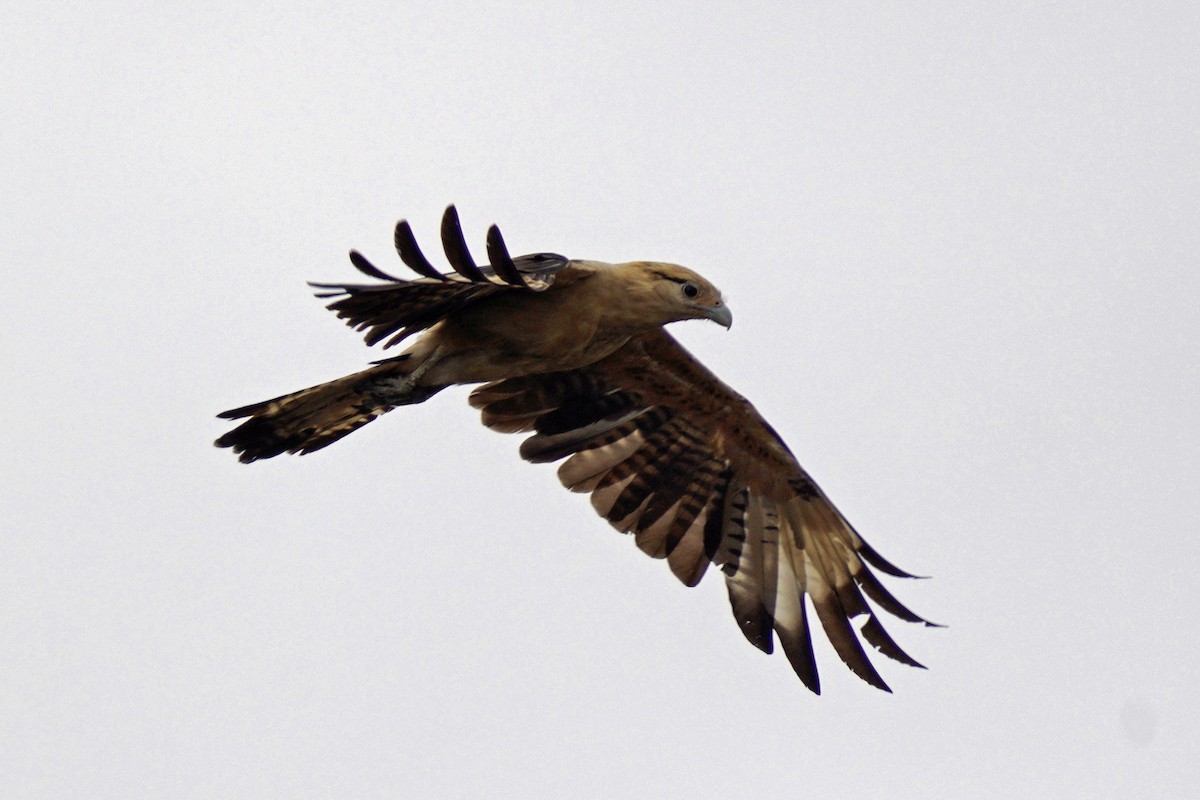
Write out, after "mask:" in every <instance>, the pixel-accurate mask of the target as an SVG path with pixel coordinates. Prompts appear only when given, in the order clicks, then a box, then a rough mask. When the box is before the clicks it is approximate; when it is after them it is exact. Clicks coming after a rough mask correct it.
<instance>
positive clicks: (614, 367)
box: [216, 207, 931, 692]
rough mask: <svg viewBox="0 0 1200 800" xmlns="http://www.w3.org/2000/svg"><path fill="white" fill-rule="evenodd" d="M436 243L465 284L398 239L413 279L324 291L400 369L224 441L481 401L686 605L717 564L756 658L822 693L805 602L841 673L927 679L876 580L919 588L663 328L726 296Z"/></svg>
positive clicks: (249, 413) (267, 447)
mask: <svg viewBox="0 0 1200 800" xmlns="http://www.w3.org/2000/svg"><path fill="white" fill-rule="evenodd" d="M442 239H443V244H444V249H445V252H446V256H447V259H448V260H449V262H450V264H451V266H452V267H453V268H454V270H455V271H454V273H452V274H447V275H441V274H439V273H437V272H436V271H435V270H434V269H433V267H432V265H430V263H429V262H428V260H427V259H426V258H425V256H424V255H423V254H422V253H421V251H420V250H419V248H418V247H417V244H416V241H415V239H414V237H413V236H412V232H411V230H410V228H409V226H408V224H407V223H406V222H401V223H399V224H398V225H397V228H396V244H397V250H398V252H399V253H400V255H401V258H402V259H403V261H404V262H405V263H406V264H408V265H409V266H410V267H411V268H412V269H413V270H414V271H416V272H417V273H418V274H419V275H420V276H421V277H420V278H418V279H416V280H407V281H406V280H401V279H398V278H395V277H392V276H390V275H388V274H386V273H384V272H383V271H382V270H380V269H378V268H377V267H375V266H374V265H372V264H371V263H370V262H368V261H367V260H366V259H365V258H364V257H362V256H361V255H360V254H358V253H356V252H352V253H351V261H352V262H353V263H354V265H355V266H356V267H357V268H358V269H359V270H360V271H361V272H363V273H365V274H367V275H369V276H370V277H373V278H376V279H378V280H380V281H382V283H378V284H366V285H362V284H314V286H316V287H317V288H318V289H320V290H321V292H320V294H319V296H322V297H326V298H333V301H332V302H331V303H330V304H329V308H330V309H332V310H333V311H335V312H336V313H337V314H338V316H339V317H341V318H342V319H345V320H346V321H347V323H348V324H350V325H351V326H352V327H354V328H356V329H357V330H360V331H364V332H365V335H366V340H367V343H368V344H375V343H378V342H384V347H390V346H392V345H394V344H397V343H399V342H401V341H404V340H405V339H407V338H408V337H410V336H412V335H413V334H417V333H423V335H422V336H420V338H418V339H417V340H416V341H415V342H413V343H412V344H411V345H410V346H409V347H408V349H407V350H405V351H404V352H403V353H401V354H400V355H398V356H396V357H394V358H390V359H387V360H385V361H382V362H379V363H377V364H376V365H375V366H372V367H370V368H369V369H366V370H364V371H362V372H358V373H355V374H354V375H350V376H347V377H345V378H341V379H338V380H335V381H331V382H329V383H325V384H321V385H319V386H314V387H312V388H309V389H304V390H301V391H299V392H293V393H291V394H287V395H283V396H281V397H277V398H275V399H273V400H268V401H265V402H262V403H256V404H254V405H250V406H245V407H243V408H238V409H234V410H232V411H227V412H224V413H223V414H221V415H220V416H221V417H223V418H227V419H241V418H247V419H246V420H245V421H244V422H243V423H241V425H239V427H237V428H235V429H234V430H232V431H230V432H229V433H227V434H225V435H224V436H222V437H221V438H219V439H218V440H217V442H216V444H217V446H219V447H230V448H232V449H233V450H234V452H236V453H238V454H239V455H240V458H241V460H242V461H244V462H251V461H255V460H257V459H260V458H269V457H271V456H275V455H278V454H280V453H283V452H293V453H308V452H312V451H313V450H318V449H320V448H322V447H325V446H326V445H329V444H331V443H332V442H334V441H336V440H337V439H339V438H341V437H342V436H345V435H346V434H348V433H350V432H351V431H353V430H355V429H356V428H358V427H361V426H362V425H365V424H366V423H368V422H370V421H371V420H373V419H375V418H376V417H377V416H379V415H380V414H383V413H385V412H386V411H388V410H390V409H392V408H394V407H396V406H398V405H405V404H409V403H416V402H422V401H424V400H426V399H428V398H429V397H431V396H432V395H434V394H436V393H437V392H438V391H440V390H441V389H443V388H445V387H446V386H449V385H453V384H471V383H483V384H484V385H483V386H481V387H479V388H477V389H476V390H475V391H474V392H473V393H472V394H471V398H470V402H471V404H472V405H473V406H475V407H476V408H479V409H480V410H481V412H482V416H483V423H484V424H485V425H487V426H488V427H490V428H493V429H495V430H498V431H503V432H506V433H521V432H524V433H530V434H531V435H530V436H529V437H528V438H526V439H525V441H524V442H523V443H522V444H521V449H520V452H521V455H522V457H523V458H525V459H526V460H528V461H532V462H548V461H558V460H561V459H566V460H565V461H563V463H562V465H561V466H560V468H559V478H560V479H561V481H562V482H563V484H564V485H565V486H566V487H567V488H569V489H571V490H572V491H576V492H587V493H590V495H591V501H592V505H593V507H594V508H595V509H596V511H597V512H598V513H599V514H600V515H601V516H603V517H604V518H605V519H607V520H608V521H609V522H610V523H612V525H613V526H614V527H616V528H617V529H618V530H620V531H622V532H628V533H631V534H633V536H634V539H635V541H636V543H637V546H638V547H639V548H641V549H642V550H643V551H644V552H646V553H647V554H649V555H651V556H653V557H655V558H665V559H666V561H667V564H668V566H669V567H670V569H671V571H672V572H673V573H674V574H675V575H676V577H678V578H679V579H680V580H681V581H683V582H684V583H685V584H687V585H689V586H693V585H695V584H696V583H698V582H699V581H700V579H701V577H703V575H704V573H705V571H706V569H707V567H708V565H709V564H710V563H711V564H715V565H717V566H718V567H720V568H721V569H722V571H723V572H724V573H725V579H726V586H727V588H728V591H729V599H730V603H731V605H732V607H733V612H734V616H735V618H736V619H737V621H738V624H739V626H740V628H741V630H742V633H743V634H745V636H746V638H747V639H749V640H750V642H751V643H753V644H754V645H755V646H756V647H758V648H760V649H762V650H764V651H766V652H768V653H769V652H771V651H772V649H773V646H774V640H775V638H776V637H778V639H779V642H780V645H781V647H782V648H783V650H784V652H785V654H786V655H787V658H788V660H789V662H790V663H791V665H792V667H793V668H794V669H795V671H796V673H797V674H798V675H799V676H800V678H801V680H802V681H804V683H805V685H807V686H808V687H809V688H810V689H812V690H813V691H814V692H819V691H820V683H819V679H818V675H817V668H816V663H815V659H814V657H813V651H812V643H811V636H810V631H809V621H808V619H807V617H806V613H805V607H806V604H805V602H804V597H805V595H807V596H808V597H809V601H810V603H811V605H812V607H813V609H814V611H815V612H816V616H817V620H818V621H819V624H820V625H821V627H822V628H823V629H824V631H825V634H826V636H827V637H828V638H829V640H830V642H831V643H832V644H833V646H834V648H835V650H836V651H837V653H838V655H839V656H841V658H842V660H843V661H844V662H845V663H846V664H847V665H848V666H849V667H850V669H852V670H853V671H854V672H855V673H856V674H857V675H859V676H860V677H861V678H863V680H865V681H867V682H868V683H870V684H872V685H873V686H877V687H879V688H881V689H885V690H886V689H887V685H886V684H885V683H884V682H883V679H882V678H881V677H880V676H879V673H878V672H877V671H876V670H875V668H874V666H873V665H872V664H871V662H870V660H869V659H868V657H867V654H866V652H865V650H864V649H863V647H862V644H861V643H860V640H859V636H858V634H856V632H855V630H854V626H853V625H852V623H851V620H853V619H855V618H858V617H863V618H864V621H863V624H862V625H861V627H860V629H859V630H860V632H861V635H862V638H863V639H865V640H866V641H867V643H869V644H870V645H873V646H874V647H875V648H876V649H878V650H879V651H880V652H882V653H884V654H885V655H887V656H889V657H890V658H893V659H895V660H897V661H900V662H902V663H905V664H909V665H912V666H920V665H919V664H918V663H917V662H916V661H914V660H913V659H912V658H910V657H909V656H908V655H907V654H906V653H905V652H904V651H903V650H901V649H900V647H899V646H898V645H896V643H895V642H894V641H893V640H892V638H891V637H890V636H889V635H888V633H887V632H886V631H885V630H884V628H883V626H882V624H881V623H880V620H879V617H878V615H877V613H876V611H875V610H874V607H873V606H872V605H871V604H869V603H868V602H867V600H868V599H869V600H870V601H871V602H872V603H873V604H874V606H877V607H878V608H881V609H883V610H885V611H887V612H889V613H891V614H893V615H895V616H897V617H899V618H901V619H903V620H906V621H910V622H924V623H925V624H927V625H929V624H931V623H928V622H926V621H925V620H923V619H921V618H920V617H918V616H917V615H916V614H914V613H913V612H911V611H909V610H908V609H907V608H906V607H905V606H904V605H902V604H901V603H900V602H899V601H898V600H896V599H895V598H894V597H893V596H892V595H891V593H890V592H889V591H888V590H887V589H886V588H884V586H883V585H882V584H881V583H880V582H879V580H878V579H877V578H876V577H875V576H874V574H873V573H872V570H871V568H872V567H873V568H875V569H879V570H882V571H883V572H886V573H888V574H889V575H894V576H899V577H912V576H910V575H909V574H908V573H906V572H904V571H902V570H899V569H897V568H896V567H894V566H893V565H892V564H890V563H889V562H888V561H886V560H885V559H883V558H882V557H881V556H880V555H879V554H878V553H876V552H875V551H874V550H873V549H872V548H871V547H870V546H869V545H868V544H867V543H866V542H865V541H863V539H862V538H861V537H860V536H859V535H858V534H857V533H856V532H855V530H854V529H853V528H852V527H851V526H850V524H849V523H848V522H847V521H846V520H845V518H844V517H843V516H842V515H841V514H840V513H839V512H838V510H837V509H836V508H835V507H834V506H833V504H832V503H830V502H829V499H828V498H827V497H826V496H825V494H824V493H823V492H822V491H821V490H820V488H819V487H817V485H816V484H815V483H814V482H813V481H812V479H811V478H810V477H809V476H808V474H807V473H806V472H805V471H804V470H803V469H802V468H801V467H800V465H799V464H798V463H797V462H796V459H795V458H794V457H793V456H792V453H791V452H790V451H789V450H788V448H787V446H786V445H785V444H784V443H783V440H782V439H780V437H779V436H778V434H776V433H775V431H774V430H773V429H772V428H771V427H770V426H769V425H768V424H767V423H766V421H765V420H763V419H762V417H760V416H759V415H758V413H757V412H756V411H755V410H754V407H753V406H752V405H751V404H750V403H749V402H748V401H747V400H746V399H745V398H743V397H742V396H741V395H739V394H737V393H736V392H734V391H733V390H732V389H730V388H729V387H728V386H726V385H725V384H724V383H722V382H721V381H720V380H719V379H718V378H717V377H716V376H715V375H713V374H712V373H711V372H709V371H708V370H707V369H705V368H704V366H703V365H702V364H700V363H699V362H698V361H697V360H696V359H695V358H693V357H692V356H691V355H690V354H689V353H688V352H687V351H686V350H684V349H683V348H682V347H681V346H680V345H679V344H678V343H677V342H676V341H675V339H674V338H672V337H671V336H670V334H668V333H667V332H666V331H665V330H663V326H664V325H665V324H667V323H669V322H673V321H677V320H681V319H688V318H708V319H712V320H714V321H717V322H719V323H720V324H723V325H725V326H726V327H728V325H729V323H730V321H731V316H730V314H729V311H728V308H727V307H726V306H725V305H724V303H723V300H722V299H721V294H720V292H719V291H718V290H717V289H716V288H715V287H714V286H712V284H710V283H708V281H706V280H704V278H702V277H700V276H699V275H697V274H696V273H694V272H692V271H691V270H688V269H686V268H684V267H680V266H677V265H673V264H662V263H657V262H633V263H629V264H603V263H600V262H593V261H577V260H568V259H566V258H564V257H562V256H558V255H555V254H552V253H538V254H533V255H527V256H520V257H518V258H516V259H513V258H510V257H509V255H508V251H507V248H506V247H505V245H504V241H503V239H502V238H501V236H500V232H499V230H498V229H497V228H496V227H495V226H493V227H492V228H491V230H490V231H489V232H488V239H487V245H488V248H487V249H488V257H489V260H490V261H491V264H489V265H486V266H482V267H481V266H478V265H476V264H475V262H474V260H473V259H472V258H471V255H470V253H469V251H468V250H467V246H466V243H465V240H464V239H463V236H462V231H461V228H460V227H459V222H458V215H457V213H455V211H454V209H453V207H451V208H449V209H448V210H447V212H446V215H445V217H444V219H443V224H442Z"/></svg>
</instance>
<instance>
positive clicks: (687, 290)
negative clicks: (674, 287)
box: [683, 281, 700, 299]
mask: <svg viewBox="0 0 1200 800" xmlns="http://www.w3.org/2000/svg"><path fill="white" fill-rule="evenodd" d="M699 294H700V287H699V286H697V285H696V284H694V283H692V282H691V281H688V282H687V283H685V284H684V285H683V296H684V297H687V298H689V299H691V298H694V297H697V296H699Z"/></svg>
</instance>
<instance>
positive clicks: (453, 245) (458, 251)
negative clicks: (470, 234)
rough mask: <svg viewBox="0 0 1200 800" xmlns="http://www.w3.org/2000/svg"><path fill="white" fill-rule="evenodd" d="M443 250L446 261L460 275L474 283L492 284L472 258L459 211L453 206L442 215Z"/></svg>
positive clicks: (447, 208)
mask: <svg viewBox="0 0 1200 800" xmlns="http://www.w3.org/2000/svg"><path fill="white" fill-rule="evenodd" d="M442 249H443V250H445V251H446V260H447V261H449V262H450V266H452V267H454V271H455V272H457V273H458V274H459V275H462V276H463V277H464V278H466V279H467V280H469V281H471V282H473V283H489V282H490V281H488V279H487V276H486V275H484V274H483V273H482V272H481V271H480V269H479V267H478V266H476V264H475V259H474V258H472V257H471V251H470V250H469V249H468V248H467V240H466V239H465V238H464V237H463V232H462V224H461V223H460V222H459V219H458V209H456V208H455V207H454V206H452V205H450V206H447V207H446V213H445V214H443V215H442Z"/></svg>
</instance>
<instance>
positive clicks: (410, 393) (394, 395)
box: [370, 345, 446, 407]
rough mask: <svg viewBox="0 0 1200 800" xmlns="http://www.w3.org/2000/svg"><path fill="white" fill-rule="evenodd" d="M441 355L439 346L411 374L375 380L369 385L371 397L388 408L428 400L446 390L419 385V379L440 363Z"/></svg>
mask: <svg viewBox="0 0 1200 800" xmlns="http://www.w3.org/2000/svg"><path fill="white" fill-rule="evenodd" d="M441 353H442V348H441V345H439V346H437V347H435V348H434V349H433V352H432V353H430V354H429V355H427V356H426V357H425V358H424V360H422V361H421V363H420V364H418V365H417V366H416V368H414V369H413V371H412V372H409V373H407V374H405V375H393V376H389V377H386V378H378V379H376V380H375V381H373V382H372V383H371V387H370V393H371V395H372V396H373V397H375V398H376V399H377V400H379V402H380V403H382V404H386V405H387V406H389V407H394V406H405V405H411V404H413V403H421V402H424V401H425V400H428V399H429V398H430V397H433V396H434V395H435V394H437V393H438V392H440V391H441V390H442V389H444V388H446V387H444V386H420V385H419V384H420V382H421V378H423V377H424V376H425V374H426V373H427V372H429V370H431V369H432V368H433V367H434V366H436V365H437V363H438V362H439V361H441Z"/></svg>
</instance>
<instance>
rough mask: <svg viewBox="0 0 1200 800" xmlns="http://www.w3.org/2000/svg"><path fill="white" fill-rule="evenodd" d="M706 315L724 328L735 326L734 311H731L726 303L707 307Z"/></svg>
mask: <svg viewBox="0 0 1200 800" xmlns="http://www.w3.org/2000/svg"><path fill="white" fill-rule="evenodd" d="M704 316H706V317H708V318H709V319H711V320H712V321H713V322H715V323H717V324H718V325H720V326H721V327H722V328H726V329H728V328H730V327H732V326H733V312H732V311H730V310H729V306H727V305H725V304H724V303H721V304H720V305H716V306H709V307H707V308H705V309H704Z"/></svg>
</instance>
